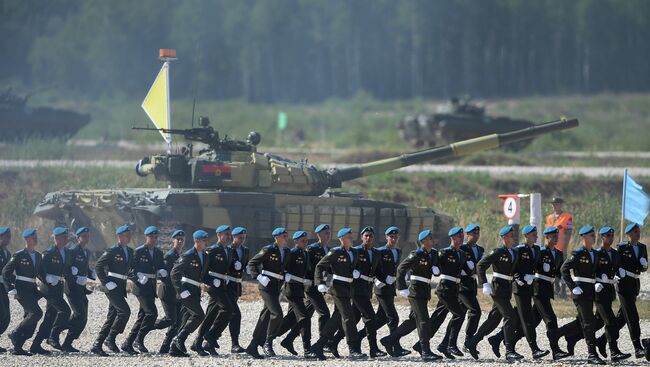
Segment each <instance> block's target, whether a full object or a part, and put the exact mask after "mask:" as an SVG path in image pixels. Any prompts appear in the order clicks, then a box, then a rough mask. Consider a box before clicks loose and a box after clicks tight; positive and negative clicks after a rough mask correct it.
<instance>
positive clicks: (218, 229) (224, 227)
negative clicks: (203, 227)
mask: <svg viewBox="0 0 650 367" xmlns="http://www.w3.org/2000/svg"><path fill="white" fill-rule="evenodd" d="M225 231H230V226H228V225H225V224H222V225H220V226H219V227H217V229H215V232H217V233H221V232H225Z"/></svg>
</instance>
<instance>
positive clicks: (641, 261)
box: [639, 257, 648, 268]
mask: <svg viewBox="0 0 650 367" xmlns="http://www.w3.org/2000/svg"><path fill="white" fill-rule="evenodd" d="M639 264H641V266H643V267H644V268H647V267H648V260H646V259H645V258H643V257H642V258H640V259H639Z"/></svg>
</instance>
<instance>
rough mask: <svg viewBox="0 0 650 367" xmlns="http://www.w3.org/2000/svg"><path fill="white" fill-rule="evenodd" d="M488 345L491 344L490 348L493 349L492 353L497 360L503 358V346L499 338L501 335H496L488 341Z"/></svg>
mask: <svg viewBox="0 0 650 367" xmlns="http://www.w3.org/2000/svg"><path fill="white" fill-rule="evenodd" d="M487 340H488V343H490V347H491V348H492V353H494V355H495V356H496V357H497V358H501V351H500V350H499V349H500V348H499V346H500V345H501V338H500V337H499V334H494V335H492V336H491V337H489V338H488V339H487Z"/></svg>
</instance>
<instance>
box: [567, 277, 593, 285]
mask: <svg viewBox="0 0 650 367" xmlns="http://www.w3.org/2000/svg"><path fill="white" fill-rule="evenodd" d="M572 279H573V281H574V282H583V283H591V284H594V283H596V279H594V278H586V277H573V278H572Z"/></svg>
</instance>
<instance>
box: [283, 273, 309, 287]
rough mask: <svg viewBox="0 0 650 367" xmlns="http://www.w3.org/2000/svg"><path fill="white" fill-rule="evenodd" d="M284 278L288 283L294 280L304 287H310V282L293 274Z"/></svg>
mask: <svg viewBox="0 0 650 367" xmlns="http://www.w3.org/2000/svg"><path fill="white" fill-rule="evenodd" d="M286 277H287V278H288V279H287V280H288V281H292V280H295V281H296V282H299V283H302V284H304V285H311V280H309V279H305V278H301V277H298V276H295V275H293V274H287V275H286Z"/></svg>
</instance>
